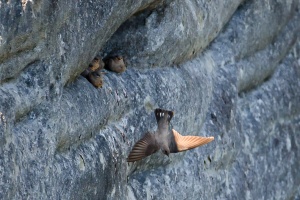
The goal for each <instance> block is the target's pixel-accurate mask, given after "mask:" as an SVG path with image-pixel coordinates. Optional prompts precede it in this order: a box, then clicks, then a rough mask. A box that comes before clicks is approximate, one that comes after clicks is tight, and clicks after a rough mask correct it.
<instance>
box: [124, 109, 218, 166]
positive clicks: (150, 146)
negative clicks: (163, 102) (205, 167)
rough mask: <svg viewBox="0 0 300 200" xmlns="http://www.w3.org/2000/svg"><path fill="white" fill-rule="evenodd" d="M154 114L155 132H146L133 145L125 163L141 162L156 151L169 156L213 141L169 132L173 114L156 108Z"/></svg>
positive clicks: (210, 138)
mask: <svg viewBox="0 0 300 200" xmlns="http://www.w3.org/2000/svg"><path fill="white" fill-rule="evenodd" d="M154 113H155V117H156V121H157V130H156V131H155V132H154V133H151V132H150V131H148V132H146V134H145V135H144V136H143V137H142V138H141V139H140V140H139V141H137V142H136V143H135V145H134V146H133V148H132V150H131V152H130V153H129V156H128V157H127V162H135V161H138V160H141V159H143V158H145V157H147V156H150V155H151V154H153V153H156V152H157V151H158V150H161V151H162V152H163V154H165V155H166V156H169V154H170V153H178V152H182V151H186V150H190V149H193V148H196V147H199V146H201V145H204V144H207V143H209V142H211V141H213V140H214V137H200V136H191V135H188V136H183V135H181V134H180V133H178V132H177V131H176V130H174V129H172V130H171V131H170V130H169V124H170V121H171V119H172V117H173V115H174V112H172V111H168V110H164V109H161V108H157V109H155V111H154Z"/></svg>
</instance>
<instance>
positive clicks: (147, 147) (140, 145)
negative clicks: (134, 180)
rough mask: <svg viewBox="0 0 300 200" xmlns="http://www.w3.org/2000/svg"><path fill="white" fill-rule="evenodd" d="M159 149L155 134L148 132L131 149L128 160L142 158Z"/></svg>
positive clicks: (132, 160) (133, 160)
mask: <svg viewBox="0 0 300 200" xmlns="http://www.w3.org/2000/svg"><path fill="white" fill-rule="evenodd" d="M158 149H159V147H158V145H157V144H156V141H155V138H154V135H153V134H151V133H149V132H148V133H146V134H145V135H144V137H143V138H142V139H140V140H139V141H138V142H137V143H135V145H134V146H133V149H132V150H131V152H130V154H129V156H128V158H127V162H135V161H138V160H141V159H143V158H145V157H147V156H149V155H151V154H153V153H155V152H156V151H157V150H158Z"/></svg>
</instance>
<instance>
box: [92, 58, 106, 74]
mask: <svg viewBox="0 0 300 200" xmlns="http://www.w3.org/2000/svg"><path fill="white" fill-rule="evenodd" d="M104 66H105V64H104V62H103V61H102V59H101V58H100V57H98V56H96V57H95V58H94V59H93V60H92V62H91V63H90V64H89V69H90V70H91V71H96V70H98V69H100V70H101V69H103V68H104Z"/></svg>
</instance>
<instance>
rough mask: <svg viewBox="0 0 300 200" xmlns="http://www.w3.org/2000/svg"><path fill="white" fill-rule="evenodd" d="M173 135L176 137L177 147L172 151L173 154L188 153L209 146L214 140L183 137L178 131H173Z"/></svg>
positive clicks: (211, 138)
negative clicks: (205, 145)
mask: <svg viewBox="0 0 300 200" xmlns="http://www.w3.org/2000/svg"><path fill="white" fill-rule="evenodd" d="M172 134H173V136H174V140H175V144H176V146H175V145H173V148H172V149H171V152H174V153H176V152H180V151H186V150H189V149H193V148H196V147H198V146H201V145H204V144H207V143H209V142H211V141H213V140H214V137H200V136H190V135H188V136H182V135H180V133H178V132H177V131H176V130H174V129H172Z"/></svg>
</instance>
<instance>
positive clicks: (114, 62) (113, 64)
mask: <svg viewBox="0 0 300 200" xmlns="http://www.w3.org/2000/svg"><path fill="white" fill-rule="evenodd" d="M105 68H106V69H108V70H110V71H113V72H116V73H122V72H124V71H125V70H126V66H125V63H124V59H123V57H122V56H115V57H110V58H108V59H107V60H106V62H105Z"/></svg>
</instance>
